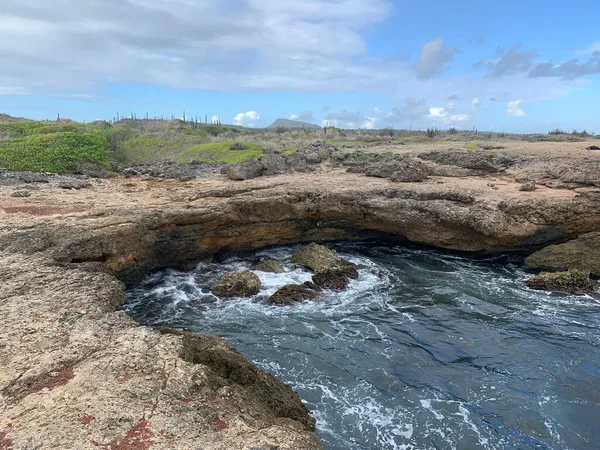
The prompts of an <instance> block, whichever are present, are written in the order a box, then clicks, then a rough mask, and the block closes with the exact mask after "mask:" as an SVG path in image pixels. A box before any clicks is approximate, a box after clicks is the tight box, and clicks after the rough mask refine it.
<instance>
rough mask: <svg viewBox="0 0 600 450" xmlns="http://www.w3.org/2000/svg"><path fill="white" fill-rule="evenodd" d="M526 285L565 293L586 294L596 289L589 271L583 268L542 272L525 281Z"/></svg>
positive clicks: (596, 284)
mask: <svg viewBox="0 0 600 450" xmlns="http://www.w3.org/2000/svg"><path fill="white" fill-rule="evenodd" d="M525 284H527V286H528V287H530V288H532V289H540V290H545V291H557V292H565V293H567V294H577V295H579V294H587V293H589V292H595V291H597V290H598V286H599V285H598V283H596V282H595V281H592V280H590V273H589V272H586V271H583V270H570V271H568V272H553V273H549V272H543V273H541V274H539V275H536V276H535V277H533V278H530V279H529V280H527V281H526V283H525Z"/></svg>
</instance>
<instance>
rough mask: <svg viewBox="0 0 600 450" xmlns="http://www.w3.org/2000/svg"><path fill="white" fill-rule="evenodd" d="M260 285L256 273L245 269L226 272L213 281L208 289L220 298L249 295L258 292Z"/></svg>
mask: <svg viewBox="0 0 600 450" xmlns="http://www.w3.org/2000/svg"><path fill="white" fill-rule="evenodd" d="M260 287H261V283H260V279H259V278H258V277H257V276H256V274H254V273H252V272H250V271H249V270H245V271H243V272H234V273H228V274H227V275H225V276H223V277H222V278H221V279H219V280H218V281H216V282H215V283H213V285H212V286H211V287H210V291H211V292H212V293H213V294H215V295H216V296H217V297H221V298H233V297H251V296H253V295H256V294H258V293H259V292H260Z"/></svg>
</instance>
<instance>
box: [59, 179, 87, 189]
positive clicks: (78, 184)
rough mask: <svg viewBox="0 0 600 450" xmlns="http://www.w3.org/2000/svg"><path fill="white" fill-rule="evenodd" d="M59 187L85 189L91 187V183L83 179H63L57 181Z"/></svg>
mask: <svg viewBox="0 0 600 450" xmlns="http://www.w3.org/2000/svg"><path fill="white" fill-rule="evenodd" d="M58 187H59V188H61V189H86V188H91V187H92V183H90V182H89V181H85V180H65V181H61V182H59V183H58Z"/></svg>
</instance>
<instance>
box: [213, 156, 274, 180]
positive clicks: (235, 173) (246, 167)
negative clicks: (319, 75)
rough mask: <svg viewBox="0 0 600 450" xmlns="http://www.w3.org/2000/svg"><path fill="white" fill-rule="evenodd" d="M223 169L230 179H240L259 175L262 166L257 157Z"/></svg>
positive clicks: (248, 178) (261, 171)
mask: <svg viewBox="0 0 600 450" xmlns="http://www.w3.org/2000/svg"><path fill="white" fill-rule="evenodd" d="M223 170H224V173H225V175H227V176H228V177H229V178H230V179H231V180H236V181H242V180H250V179H252V178H256V177H259V176H261V175H262V173H263V170H264V167H263V165H262V163H261V162H260V161H259V160H258V159H256V158H252V159H248V160H246V161H242V162H241V163H238V164H233V165H230V166H226V167H225V168H224V169H223Z"/></svg>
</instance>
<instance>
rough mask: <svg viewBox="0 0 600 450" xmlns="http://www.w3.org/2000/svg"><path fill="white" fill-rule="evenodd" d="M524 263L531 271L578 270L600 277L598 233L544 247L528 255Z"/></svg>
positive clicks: (599, 234) (599, 241)
mask: <svg viewBox="0 0 600 450" xmlns="http://www.w3.org/2000/svg"><path fill="white" fill-rule="evenodd" d="M525 263H526V264H527V266H528V267H530V268H532V269H542V270H552V271H558V270H568V269H580V270H587V271H589V272H590V273H591V274H592V275H593V276H595V277H600V232H593V233H587V234H584V235H581V236H579V237H578V238H577V239H574V240H572V241H569V242H566V243H564V244H558V245H550V246H548V247H545V248H543V249H542V250H540V251H537V252H535V253H533V254H532V255H530V256H529V257H528V258H527V259H526V260H525Z"/></svg>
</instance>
